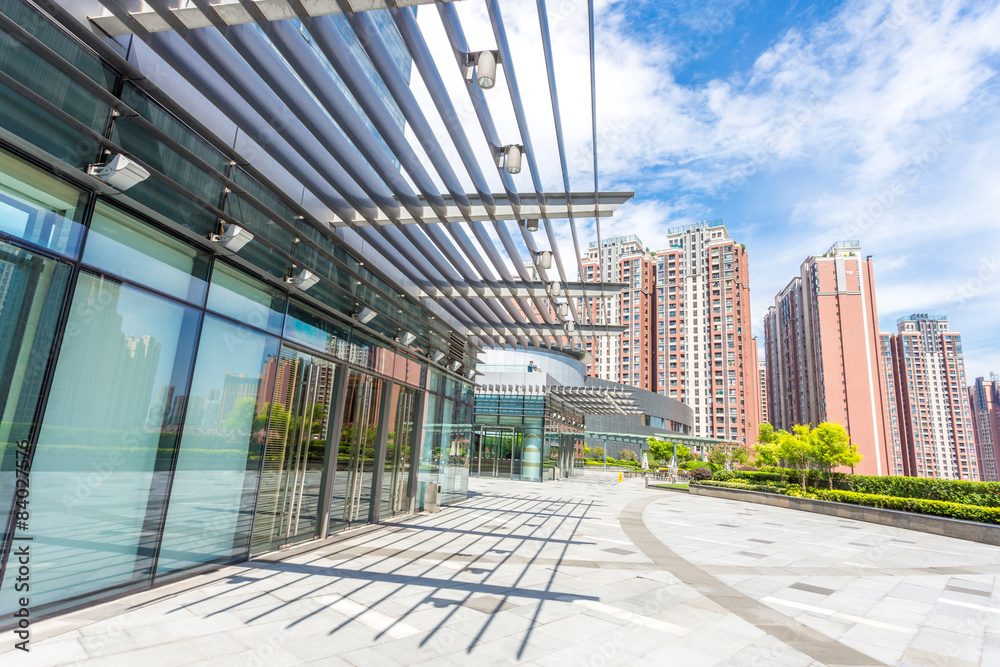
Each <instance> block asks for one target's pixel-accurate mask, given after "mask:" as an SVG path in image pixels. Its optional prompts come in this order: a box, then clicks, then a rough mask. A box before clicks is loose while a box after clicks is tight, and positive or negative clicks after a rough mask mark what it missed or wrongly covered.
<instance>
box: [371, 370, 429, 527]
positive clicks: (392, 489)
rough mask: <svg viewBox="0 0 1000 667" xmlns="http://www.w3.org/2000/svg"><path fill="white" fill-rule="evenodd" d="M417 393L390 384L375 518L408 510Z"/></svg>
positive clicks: (410, 493)
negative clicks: (378, 507) (380, 488)
mask: <svg viewBox="0 0 1000 667" xmlns="http://www.w3.org/2000/svg"><path fill="white" fill-rule="evenodd" d="M419 393H420V392H418V391H417V390H416V389H411V388H409V387H404V386H401V385H394V386H393V387H392V401H391V404H390V406H389V418H390V421H389V423H388V425H387V429H388V433H387V435H386V444H385V464H384V465H383V468H382V505H381V509H380V512H379V519H380V520H381V519H386V518H388V517H393V516H398V515H400V514H406V513H407V512H409V511H410V498H411V496H412V493H413V492H412V490H411V488H410V470H411V465H412V458H413V454H414V444H416V419H417V403H418V397H419Z"/></svg>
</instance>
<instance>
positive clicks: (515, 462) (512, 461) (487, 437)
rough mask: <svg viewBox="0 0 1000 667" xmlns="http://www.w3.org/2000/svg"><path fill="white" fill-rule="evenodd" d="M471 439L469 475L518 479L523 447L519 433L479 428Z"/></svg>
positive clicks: (508, 430) (495, 427)
mask: <svg viewBox="0 0 1000 667" xmlns="http://www.w3.org/2000/svg"><path fill="white" fill-rule="evenodd" d="M472 439H473V443H472V457H471V458H470V460H469V465H470V467H471V468H470V470H469V474H470V475H472V476H475V477H498V478H500V479H520V477H521V458H522V454H523V445H522V442H521V435H520V434H519V433H517V432H516V431H515V430H514V429H513V428H504V427H498V426H480V427H478V428H477V429H476V430H475V431H473V436H472Z"/></svg>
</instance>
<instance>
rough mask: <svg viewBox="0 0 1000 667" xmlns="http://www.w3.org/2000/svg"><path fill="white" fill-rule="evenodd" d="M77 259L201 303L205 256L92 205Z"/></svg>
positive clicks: (108, 209)
mask: <svg viewBox="0 0 1000 667" xmlns="http://www.w3.org/2000/svg"><path fill="white" fill-rule="evenodd" d="M83 261H84V262H87V263H88V264H91V265H93V266H96V267H97V268H99V269H104V270H105V271H110V272H111V273H114V274H117V275H119V276H121V277H123V278H127V279H128V280H131V281H133V282H137V283H139V284H140V285H146V286H148V287H152V288H153V289H155V290H159V291H160V292H163V293H165V294H169V295H171V296H174V297H177V298H178V299H183V300H185V301H190V302H191V303H194V304H198V305H201V304H203V303H204V302H205V290H206V289H207V286H206V283H205V281H206V279H207V278H208V254H207V253H204V252H202V251H200V250H197V249H196V248H194V247H193V246H189V245H188V244H186V243H184V242H182V241H180V240H178V239H175V238H173V237H171V236H168V235H167V234H165V233H163V232H161V231H159V230H157V229H155V228H153V227H152V226H150V225H148V224H146V223H144V222H141V221H139V220H137V219H135V218H133V217H132V216H130V215H129V214H127V213H125V212H124V211H119V210H118V209H116V208H112V207H111V206H108V205H107V204H105V203H103V202H98V204H97V207H96V209H95V210H94V217H93V220H92V221H91V223H90V234H89V235H88V236H87V248H86V250H84V252H83Z"/></svg>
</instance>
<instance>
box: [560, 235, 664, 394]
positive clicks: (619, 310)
mask: <svg viewBox="0 0 1000 667" xmlns="http://www.w3.org/2000/svg"><path fill="white" fill-rule="evenodd" d="M602 279H603V280H604V281H606V282H621V283H628V287H626V288H625V289H624V290H622V291H621V293H620V294H619V295H618V296H617V297H614V298H607V299H590V302H591V303H590V304H589V305H586V306H585V305H584V303H583V299H582V298H579V299H577V305H578V307H579V308H580V309H583V308H588V309H589V311H590V315H591V317H592V319H593V322H594V323H595V324H597V325H600V324H613V325H621V326H624V327H627V331H626V332H625V333H623V334H622V335H621V336H620V337H619V336H613V337H611V338H610V339H609V338H608V337H606V336H598V337H596V340H595V338H594V337H588V338H585V339H584V340H583V346H584V347H585V349H586V350H587V351H588V352H590V353H591V354H592V355H593V357H594V361H593V363H592V364H591V365H590V366H588V367H587V373H588V374H589V375H592V376H594V377H599V378H602V379H604V380H611V381H614V382H620V383H622V384H627V385H629V386H632V387H639V388H640V389H645V390H647V391H656V375H655V373H654V372H653V371H654V368H655V365H656V349H655V345H654V341H655V338H654V331H655V329H654V326H655V323H656V316H655V311H654V305H655V299H656V296H655V293H654V291H653V290H654V286H655V281H656V263H655V262H654V261H653V258H652V256H651V255H650V253H649V252H647V251H646V250H645V248H644V246H643V245H642V242H641V241H640V240H639V238H638V237H636V236H619V237H614V238H610V239H603V240H602V241H601V247H600V249H598V247H597V243H591V244H590V248H589V249H588V251H587V255H586V257H585V258H584V261H583V276H581V280H582V281H583V282H596V281H600V280H602Z"/></svg>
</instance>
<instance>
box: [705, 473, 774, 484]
mask: <svg viewBox="0 0 1000 667" xmlns="http://www.w3.org/2000/svg"><path fill="white" fill-rule="evenodd" d="M712 479H714V480H716V481H719V482H732V481H734V480H740V479H747V480H750V481H752V482H778V483H780V484H784V483H785V482H787V481H788V476H787V475H785V474H784V473H780V472H761V471H758V470H720V471H719V472H717V473H715V474H714V475H712Z"/></svg>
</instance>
